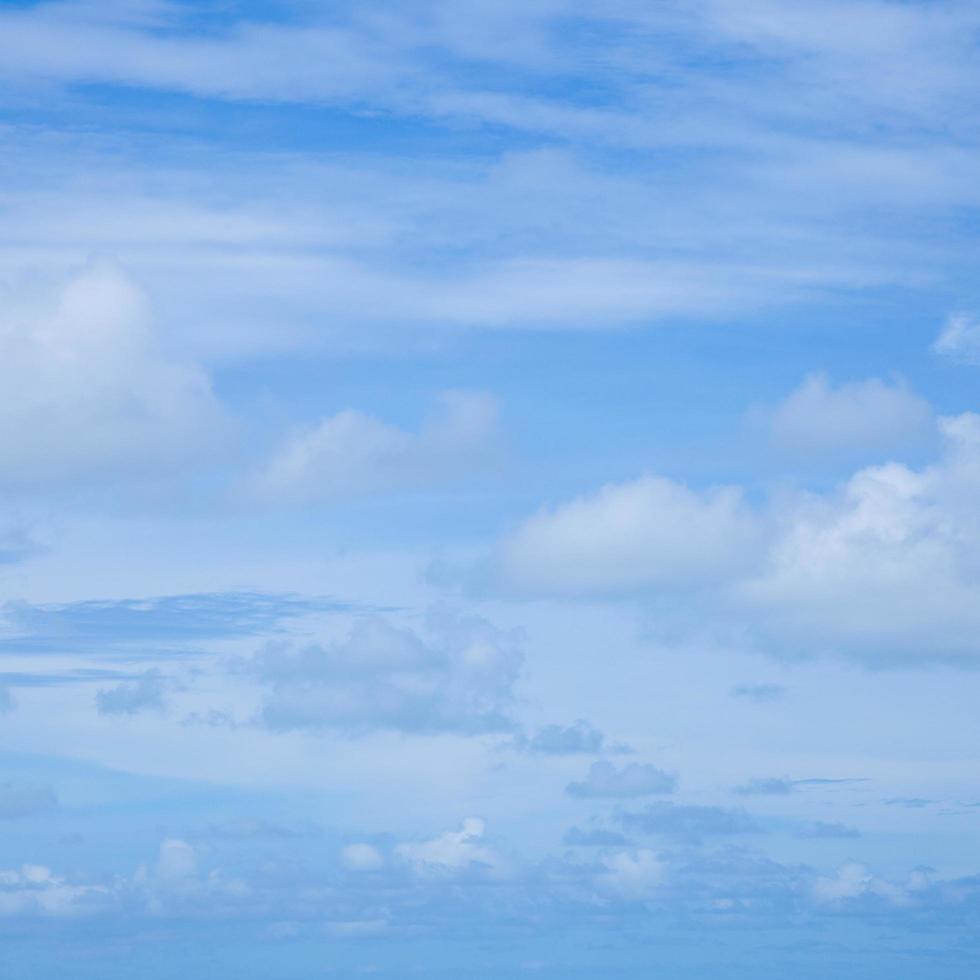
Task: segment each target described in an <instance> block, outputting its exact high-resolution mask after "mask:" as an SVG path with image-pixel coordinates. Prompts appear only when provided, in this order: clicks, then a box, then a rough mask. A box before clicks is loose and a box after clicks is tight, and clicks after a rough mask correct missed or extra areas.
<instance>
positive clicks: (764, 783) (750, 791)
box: [735, 777, 795, 796]
mask: <svg viewBox="0 0 980 980" xmlns="http://www.w3.org/2000/svg"><path fill="white" fill-rule="evenodd" d="M794 785H795V784H794V782H793V780H792V779H779V778H777V777H770V778H768V779H750V780H749V781H748V782H747V783H744V784H743V785H742V786H736V787H735V792H736V793H738V795H739V796H788V795H789V794H790V793H792V792H793V786H794Z"/></svg>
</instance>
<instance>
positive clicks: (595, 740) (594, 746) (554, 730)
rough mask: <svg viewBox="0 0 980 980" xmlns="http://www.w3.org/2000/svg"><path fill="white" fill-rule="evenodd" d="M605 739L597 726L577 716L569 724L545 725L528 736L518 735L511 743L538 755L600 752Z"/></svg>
mask: <svg viewBox="0 0 980 980" xmlns="http://www.w3.org/2000/svg"><path fill="white" fill-rule="evenodd" d="M605 741H606V737H605V735H603V733H602V732H600V731H599V729H598V728H595V727H593V726H592V725H591V724H589V722H587V721H585V719H583V718H579V719H577V720H576V721H573V722H572V723H571V724H570V725H545V726H544V727H543V728H539V729H538V730H537V731H536V732H535V733H534V735H532V736H531V737H530V738H528V737H527V736H526V735H521V736H518V737H517V738H515V739H514V742H513V744H514V746H515V747H516V748H519V749H523V750H524V751H526V752H531V753H535V754H540V755H580V754H589V753H598V752H601V751H602V750H603V747H604V746H605Z"/></svg>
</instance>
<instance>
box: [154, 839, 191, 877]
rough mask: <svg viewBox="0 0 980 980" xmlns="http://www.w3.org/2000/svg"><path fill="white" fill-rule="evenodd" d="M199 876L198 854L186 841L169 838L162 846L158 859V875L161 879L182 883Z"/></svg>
mask: <svg viewBox="0 0 980 980" xmlns="http://www.w3.org/2000/svg"><path fill="white" fill-rule="evenodd" d="M196 874H197V854H196V852H195V851H194V848H193V847H192V846H191V845H190V844H188V843H187V842H186V841H182V840H176V839H175V838H168V839H167V840H165V841H163V842H162V843H161V844H160V853H159V856H158V857H157V875H158V876H159V877H160V878H163V879H167V880H172V881H180V880H183V879H187V878H193V877H194V876H195V875H196Z"/></svg>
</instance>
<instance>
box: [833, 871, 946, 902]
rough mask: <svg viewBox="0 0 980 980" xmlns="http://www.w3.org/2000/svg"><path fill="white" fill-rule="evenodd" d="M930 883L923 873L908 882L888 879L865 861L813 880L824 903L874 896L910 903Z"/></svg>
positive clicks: (913, 876)
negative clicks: (868, 866) (872, 870)
mask: <svg viewBox="0 0 980 980" xmlns="http://www.w3.org/2000/svg"><path fill="white" fill-rule="evenodd" d="M927 884H928V881H927V879H926V878H924V877H923V876H922V875H921V874H919V875H917V874H913V875H912V876H911V877H910V878H909V881H908V882H907V883H906V884H904V885H900V884H896V883H895V882H891V881H886V880H885V879H883V878H879V877H877V876H876V875H874V874H872V873H871V872H870V871H869V870H868V869H867V868H865V867H864V866H863V865H861V864H854V863H852V864H845V865H842V866H841V867H840V868H838V870H837V872H836V874H834V875H826V876H820V877H818V878H817V879H816V880H815V881H814V883H813V898H814V900H815V901H817V902H818V903H821V904H836V903H840V902H846V901H848V900H853V899H859V898H866V897H873V898H878V899H882V900H884V901H885V902H888V903H889V904H892V905H908V904H909V903H910V902H911V900H912V893H913V892H915V891H917V890H919V889H921V888H923V887H925V886H926V885H927Z"/></svg>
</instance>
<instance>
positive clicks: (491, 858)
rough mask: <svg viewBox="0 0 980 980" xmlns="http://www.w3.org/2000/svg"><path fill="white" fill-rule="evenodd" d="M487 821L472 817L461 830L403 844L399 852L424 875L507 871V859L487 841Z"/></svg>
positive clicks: (399, 856) (398, 848) (402, 857)
mask: <svg viewBox="0 0 980 980" xmlns="http://www.w3.org/2000/svg"><path fill="white" fill-rule="evenodd" d="M485 833H486V824H485V823H484V822H483V821H482V820H481V819H480V818H479V817H468V818H467V819H465V820H464V821H463V823H462V826H461V827H460V829H459V830H450V831H447V832H446V833H444V834H440V835H439V836H438V837H434V838H432V839H431V840H424V841H418V842H413V843H405V844H399V845H398V846H397V847H396V848H395V855H396V856H397V857H398V858H399V859H400V860H402V861H404V862H405V863H406V864H408V865H409V867H411V868H412V870H413V871H414V872H415V873H416V874H417V875H420V876H422V877H432V876H445V875H453V874H460V873H463V872H467V871H476V872H479V873H483V874H489V875H491V876H494V877H496V876H499V875H501V874H503V873H504V872H505V865H504V862H503V859H502V858H501V856H500V855H499V854H497V852H496V851H494V850H493V849H492V848H491V847H489V846H488V845H486V844H484V843H483V836H484V834H485Z"/></svg>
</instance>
